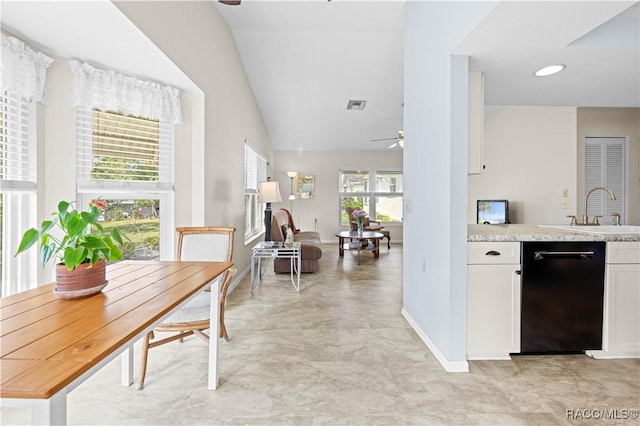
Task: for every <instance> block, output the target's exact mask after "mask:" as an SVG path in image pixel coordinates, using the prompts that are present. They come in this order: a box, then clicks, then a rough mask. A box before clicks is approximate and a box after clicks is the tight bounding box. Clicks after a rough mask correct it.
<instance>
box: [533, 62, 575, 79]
mask: <svg viewBox="0 0 640 426" xmlns="http://www.w3.org/2000/svg"><path fill="white" fill-rule="evenodd" d="M566 67H567V66H566V65H549V66H548V67H544V68H540V69H539V70H538V71H536V72H534V73H533V75H535V76H536V77H547V76H549V75H553V74H555V73H559V72H560V71H562V70H563V69H565V68H566Z"/></svg>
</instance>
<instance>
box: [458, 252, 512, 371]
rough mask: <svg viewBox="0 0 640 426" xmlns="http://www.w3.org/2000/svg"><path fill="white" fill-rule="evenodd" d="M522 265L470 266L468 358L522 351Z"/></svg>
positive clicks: (497, 357)
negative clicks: (520, 271)
mask: <svg viewBox="0 0 640 426" xmlns="http://www.w3.org/2000/svg"><path fill="white" fill-rule="evenodd" d="M519 269H520V267H519V265H468V266H467V283H468V284H467V285H468V288H467V294H468V309H467V358H468V359H509V358H510V357H509V354H510V353H517V352H520V292H521V287H520V275H518V274H517V272H516V271H518V270H519Z"/></svg>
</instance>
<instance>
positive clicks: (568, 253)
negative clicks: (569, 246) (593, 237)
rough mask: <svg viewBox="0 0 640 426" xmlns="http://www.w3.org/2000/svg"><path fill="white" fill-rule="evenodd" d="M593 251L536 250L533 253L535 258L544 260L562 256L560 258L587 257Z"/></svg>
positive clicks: (590, 255) (592, 253) (591, 254)
mask: <svg viewBox="0 0 640 426" xmlns="http://www.w3.org/2000/svg"><path fill="white" fill-rule="evenodd" d="M594 254H595V253H594V252H592V251H536V252H535V253H534V255H533V258H534V259H535V260H544V259H545V256H546V257H547V258H553V257H562V258H565V259H566V258H567V257H569V258H579V259H587V258H591V257H593V255H594Z"/></svg>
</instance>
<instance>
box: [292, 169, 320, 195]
mask: <svg viewBox="0 0 640 426" xmlns="http://www.w3.org/2000/svg"><path fill="white" fill-rule="evenodd" d="M295 192H296V198H298V199H300V198H302V199H305V198H313V197H314V196H315V176H314V175H307V174H304V173H298V175H297V176H296V183H295Z"/></svg>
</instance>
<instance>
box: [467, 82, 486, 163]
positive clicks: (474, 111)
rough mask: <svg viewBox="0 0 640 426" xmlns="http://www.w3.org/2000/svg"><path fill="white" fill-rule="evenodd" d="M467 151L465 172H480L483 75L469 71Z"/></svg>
mask: <svg viewBox="0 0 640 426" xmlns="http://www.w3.org/2000/svg"><path fill="white" fill-rule="evenodd" d="M468 139H469V152H468V160H467V161H468V164H467V174H470V175H473V174H478V173H482V170H483V169H484V164H483V163H484V158H483V152H484V77H483V76H482V73H479V72H475V71H474V72H470V73H469V136H468Z"/></svg>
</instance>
